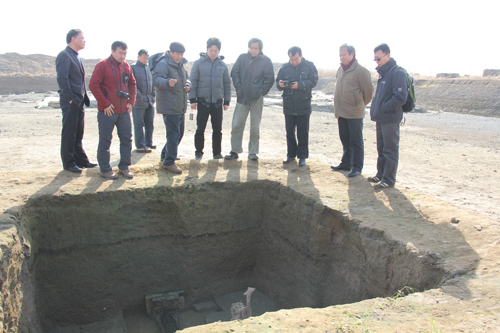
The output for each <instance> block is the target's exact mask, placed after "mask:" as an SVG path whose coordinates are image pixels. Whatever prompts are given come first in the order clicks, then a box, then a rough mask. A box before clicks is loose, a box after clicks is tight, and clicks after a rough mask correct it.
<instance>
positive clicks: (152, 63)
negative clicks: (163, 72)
mask: <svg viewBox="0 0 500 333" xmlns="http://www.w3.org/2000/svg"><path fill="white" fill-rule="evenodd" d="M163 58H165V52H160V53H155V54H153V55H152V56H150V57H149V60H148V65H149V70H150V71H151V72H152V71H153V69H154V68H155V66H156V64H157V63H158V62H159V61H160V60H161V59H163Z"/></svg>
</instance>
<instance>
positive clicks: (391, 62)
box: [375, 58, 397, 77]
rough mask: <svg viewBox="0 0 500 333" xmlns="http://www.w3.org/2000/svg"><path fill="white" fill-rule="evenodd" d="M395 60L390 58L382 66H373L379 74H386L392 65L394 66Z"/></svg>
mask: <svg viewBox="0 0 500 333" xmlns="http://www.w3.org/2000/svg"><path fill="white" fill-rule="evenodd" d="M396 65H397V64H396V60H394V58H391V59H390V60H389V61H388V62H387V63H386V64H385V65H384V66H382V67H378V66H377V68H375V69H376V70H377V72H378V73H379V74H380V76H382V77H383V76H384V75H385V74H387V73H388V72H389V71H390V70H391V68H392V67H394V66H396Z"/></svg>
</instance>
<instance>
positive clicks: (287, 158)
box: [283, 156, 295, 164]
mask: <svg viewBox="0 0 500 333" xmlns="http://www.w3.org/2000/svg"><path fill="white" fill-rule="evenodd" d="M294 161H295V157H289V156H287V157H286V158H284V159H283V164H288V163H291V162H294Z"/></svg>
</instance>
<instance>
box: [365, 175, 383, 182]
mask: <svg viewBox="0 0 500 333" xmlns="http://www.w3.org/2000/svg"><path fill="white" fill-rule="evenodd" d="M366 180H368V181H369V182H370V183H378V182H380V181H381V179H380V178H378V177H377V176H374V177H368V178H367V179H366Z"/></svg>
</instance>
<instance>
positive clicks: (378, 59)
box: [373, 54, 387, 61]
mask: <svg viewBox="0 0 500 333" xmlns="http://www.w3.org/2000/svg"><path fill="white" fill-rule="evenodd" d="M386 55H387V54H384V55H383V56H381V57H380V58H375V59H373V61H380V60H382V58H383V57H385V56H386Z"/></svg>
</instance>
